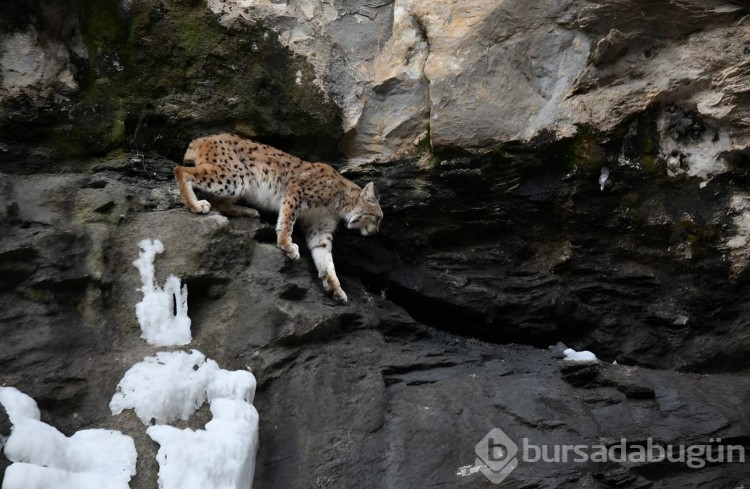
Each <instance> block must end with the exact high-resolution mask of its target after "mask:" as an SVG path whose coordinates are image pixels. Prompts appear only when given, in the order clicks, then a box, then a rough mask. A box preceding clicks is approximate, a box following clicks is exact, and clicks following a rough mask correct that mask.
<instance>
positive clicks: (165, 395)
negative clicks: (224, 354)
mask: <svg viewBox="0 0 750 489" xmlns="http://www.w3.org/2000/svg"><path fill="white" fill-rule="evenodd" d="M254 397H255V377H253V374H251V373H250V372H247V371H241V370H240V371H235V372H230V371H228V370H223V369H221V368H219V365H218V364H217V363H216V362H215V361H214V360H211V359H206V357H205V355H203V354H202V353H201V352H199V351H198V350H192V351H191V352H190V353H187V352H182V351H177V352H159V353H157V354H156V356H155V357H146V358H144V359H143V361H142V362H140V363H137V364H135V365H133V366H132V367H131V368H130V370H128V371H127V372H126V373H125V376H124V377H123V378H122V380H120V383H119V384H118V385H117V392H115V395H114V396H112V400H111V401H110V403H109V408H110V410H111V411H112V414H115V415H116V414H120V413H121V412H122V411H123V410H125V409H135V413H136V415H137V416H138V417H139V418H140V420H141V421H142V422H143V424H145V425H149V424H151V420H152V419H153V420H155V421H156V423H159V424H163V423H169V422H171V421H174V420H176V419H181V420H183V421H186V420H187V419H188V418H189V417H190V416H191V415H192V414H193V413H194V412H195V411H196V410H197V409H198V408H199V407H201V405H203V403H204V402H206V401H207V400H209V401H210V400H212V399H217V398H227V399H234V400H237V401H243V402H245V403H246V404H250V403H252V402H253V398H254Z"/></svg>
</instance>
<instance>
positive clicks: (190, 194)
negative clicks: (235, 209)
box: [174, 166, 211, 214]
mask: <svg viewBox="0 0 750 489" xmlns="http://www.w3.org/2000/svg"><path fill="white" fill-rule="evenodd" d="M174 175H175V178H176V179H177V187H178V188H179V190H180V197H182V201H183V202H184V203H185V205H186V206H187V207H188V209H190V210H191V211H192V212H194V213H196V214H206V213H208V211H210V210H211V204H210V203H209V202H208V201H207V200H198V198H197V197H196V196H195V192H194V191H193V186H197V187H198V188H201V186H200V185H199V181H200V177H202V176H204V175H205V171H204V170H203V169H202V168H198V167H189V166H178V167H177V168H175V169H174Z"/></svg>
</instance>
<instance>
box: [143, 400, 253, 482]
mask: <svg viewBox="0 0 750 489" xmlns="http://www.w3.org/2000/svg"><path fill="white" fill-rule="evenodd" d="M211 414H212V415H213V419H212V420H211V421H209V422H208V423H206V428H205V429H204V430H195V431H193V430H191V429H185V430H181V429H178V428H175V427H173V426H166V425H157V426H151V427H149V428H148V429H147V430H146V433H148V436H150V437H151V438H152V439H153V440H154V441H155V442H157V443H158V444H159V452H158V453H157V455H156V460H157V461H158V462H159V488H160V489H204V488H212V489H247V488H249V487H251V486H252V482H253V472H254V471H255V454H256V452H257V451H258V412H257V411H256V410H255V408H254V407H253V406H252V405H250V404H248V403H247V402H244V401H238V400H233V399H223V398H219V399H213V400H212V401H211Z"/></svg>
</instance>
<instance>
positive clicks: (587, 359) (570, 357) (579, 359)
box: [563, 348, 597, 364]
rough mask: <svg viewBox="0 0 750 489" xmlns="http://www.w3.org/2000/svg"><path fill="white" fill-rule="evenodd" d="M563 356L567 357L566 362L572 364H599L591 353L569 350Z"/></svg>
mask: <svg viewBox="0 0 750 489" xmlns="http://www.w3.org/2000/svg"><path fill="white" fill-rule="evenodd" d="M563 355H565V358H564V359H563V360H565V361H566V362H570V363H578V364H594V363H597V359H596V355H594V354H593V353H591V352H590V351H575V350H574V349H572V348H568V349H567V350H565V351H563Z"/></svg>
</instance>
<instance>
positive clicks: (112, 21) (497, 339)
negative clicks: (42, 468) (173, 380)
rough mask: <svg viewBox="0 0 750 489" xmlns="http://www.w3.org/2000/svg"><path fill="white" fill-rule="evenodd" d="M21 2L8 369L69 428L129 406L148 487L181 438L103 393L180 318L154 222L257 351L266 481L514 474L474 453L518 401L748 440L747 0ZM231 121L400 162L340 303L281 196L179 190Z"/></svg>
mask: <svg viewBox="0 0 750 489" xmlns="http://www.w3.org/2000/svg"><path fill="white" fill-rule="evenodd" d="M4 8H6V7H4ZM7 8H8V10H7V11H8V12H10V13H12V14H13V15H8V16H3V18H2V19H0V31H1V32H2V33H1V34H0V45H2V49H1V50H0V68H1V69H2V71H1V73H2V91H0V128H1V129H0V131H1V132H0V158H2V160H0V161H1V163H0V165H1V166H0V199H1V200H0V202H2V205H0V304H1V306H0V338H2V346H0V383H1V384H3V385H12V386H16V387H18V388H19V389H21V390H23V391H24V392H26V393H27V394H29V395H31V396H32V397H34V398H35V399H36V400H37V401H38V403H39V406H40V408H41V410H42V418H43V420H45V421H46V422H48V423H50V424H52V425H53V426H56V427H58V428H60V429H61V430H62V431H63V432H64V433H65V434H68V435H70V434H71V433H72V432H74V431H76V430H79V429H81V428H83V427H106V428H113V429H118V430H121V431H123V432H125V433H127V434H129V435H131V436H133V437H134V438H135V440H136V446H137V447H138V452H139V458H138V475H137V476H136V477H135V478H134V479H133V480H132V482H131V487H133V488H144V489H145V488H151V487H156V471H157V470H158V467H157V465H156V463H155V460H154V454H155V452H156V449H157V446H156V445H155V444H154V442H152V441H151V439H150V438H148V437H147V436H146V435H145V432H144V429H143V425H142V424H141V423H140V421H139V420H138V419H137V418H136V416H135V415H134V414H133V413H130V412H126V413H125V414H123V415H121V416H118V417H113V416H111V413H110V412H109V409H108V407H107V405H108V402H109V399H110V398H111V396H112V394H113V393H114V390H115V387H116V385H117V382H118V381H119V379H120V378H121V377H122V375H123V373H124V372H125V371H126V370H127V369H128V368H129V367H130V366H131V365H133V364H134V363H135V362H137V361H140V360H141V359H142V358H143V357H144V356H148V355H153V354H154V353H155V352H156V351H157V350H156V349H153V348H150V347H147V346H146V345H145V344H144V343H143V342H142V341H141V340H140V339H139V330H138V324H137V322H136V318H135V315H134V305H135V303H136V302H137V301H138V300H139V297H138V293H137V291H136V288H137V287H138V283H139V277H138V274H137V271H136V270H135V268H134V267H133V266H132V261H133V260H134V259H135V257H136V256H137V252H138V249H137V243H138V241H139V240H140V239H142V238H159V239H160V240H161V241H162V242H163V243H164V245H165V247H166V250H167V251H166V253H165V254H164V255H163V256H161V257H160V258H159V259H158V261H157V266H156V268H157V274H158V275H159V276H158V279H159V281H160V282H163V279H164V277H165V276H166V275H167V274H168V273H174V274H176V275H178V276H180V277H182V279H183V281H184V282H186V283H187V285H188V288H189V312H190V316H191V318H192V320H193V337H194V342H193V344H192V345H191V347H194V348H197V349H198V350H200V351H202V352H203V353H204V354H205V355H206V356H208V357H210V358H213V359H215V360H216V361H218V362H219V364H220V365H221V366H222V367H223V368H225V369H229V370H236V369H250V370H252V372H253V373H254V375H255V376H256V378H257V380H258V389H257V394H256V399H255V405H256V407H257V409H258V411H259V414H260V420H261V421H260V426H261V442H260V450H259V453H258V465H257V468H256V474H255V482H254V487H256V488H257V487H261V488H263V487H268V488H279V487H300V488H303V487H352V486H357V487H404V488H412V487H432V486H443V487H496V486H495V485H493V484H492V483H491V482H490V481H489V480H488V479H487V478H485V477H484V476H483V475H482V474H481V473H480V472H479V469H477V465H476V464H475V459H476V454H475V452H474V447H475V445H476V444H477V443H478V442H479V441H480V440H481V439H482V438H483V437H484V436H485V435H486V434H487V433H488V432H489V431H490V430H491V429H492V428H495V427H496V428H501V429H502V430H503V431H505V432H506V433H507V435H508V436H509V437H510V438H511V439H513V440H515V441H516V442H517V443H519V444H520V443H521V440H522V439H523V438H527V439H528V442H529V443H531V444H535V445H538V446H541V445H552V444H556V443H557V444H568V445H574V444H602V445H605V446H611V445H614V444H616V443H619V441H620V439H621V438H627V439H628V441H629V443H630V444H631V449H633V450H635V449H636V448H637V447H639V446H645V445H646V444H647V442H648V439H649V438H650V439H652V440H653V441H654V442H655V443H659V444H664V445H666V444H671V445H675V446H677V445H684V446H688V445H692V444H701V445H705V444H708V443H709V440H714V441H713V442H711V443H713V444H714V445H718V444H719V443H718V442H716V439H719V438H720V439H721V440H722V442H723V443H724V444H727V445H735V446H740V447H744V449H745V450H748V449H750V423H749V422H748V419H747V416H746V410H747V409H746V408H747V404H748V399H749V397H748V393H749V392H750V381H749V380H748V377H747V373H748V368H749V364H748V353H750V335H749V334H748V324H749V321H750V308H749V307H748V305H747V300H746V298H747V297H748V294H749V293H750V282H749V281H748V265H749V264H750V253H749V252H748V240H749V239H750V193H748V190H747V189H748V187H749V186H750V174H749V173H748V172H749V171H750V161H748V156H747V154H748V153H747V148H748V142H747V138H748V132H747V131H748V125H747V120H748V114H747V109H748V100H747V94H748V75H747V73H746V72H747V61H746V60H747V56H746V54H747V50H748V46H750V38H748V29H747V22H748V21H747V18H746V17H745V16H746V15H747V14H748V13H749V12H748V4H747V3H746V2H731V3H724V2H709V1H703V2H698V1H685V2H670V3H668V4H666V5H661V4H659V5H657V4H653V3H648V2H619V1H617V0H606V1H605V0H602V1H586V2H583V1H570V2H534V3H533V5H530V4H529V3H528V2H514V1H506V2H482V1H473V2H426V1H418V0H405V1H400V0H396V1H395V2H372V1H367V2H365V1H347V2H332V3H323V2H317V1H300V2H289V3H274V2H265V1H254V0H253V1H245V2H238V1H233V0H227V1H223V2H214V1H213V0H209V1H208V2H207V3H204V2H200V1H198V2H176V1H174V2H173V1H164V2H155V1H147V0H136V1H132V2H121V3H112V2H99V1H96V0H84V1H80V2H64V1H63V2H52V3H50V2H42V1H39V2H21V1H11V2H8V3H7ZM215 130H234V131H236V132H239V133H241V134H244V135H246V136H250V137H255V138H258V139H261V140H263V141H264V142H269V143H271V144H274V145H277V146H279V147H281V148H283V149H285V150H288V151H290V152H293V153H295V154H298V155H300V156H302V157H307V158H315V159H319V158H328V160H329V161H330V160H331V159H332V158H334V157H335V156H336V155H341V153H340V152H343V154H344V155H346V156H347V157H348V158H347V159H345V160H340V161H339V162H338V163H335V164H336V166H337V167H338V168H339V169H340V170H341V171H342V172H344V173H345V174H346V175H347V176H349V177H350V178H352V179H353V180H355V181H357V182H358V183H361V184H363V183H365V182H367V181H370V180H372V181H375V184H376V186H377V188H378V189H379V191H380V193H381V195H382V199H381V203H382V205H383V209H384V212H385V220H384V224H383V226H382V230H381V234H380V235H378V236H375V237H370V238H362V237H359V236H354V235H352V234H349V233H347V232H346V231H343V230H342V231H340V232H339V234H338V235H337V237H336V244H335V250H334V257H335V260H336V263H337V267H338V270H339V275H340V276H341V278H342V283H343V286H344V288H345V290H346V291H347V293H348V294H349V298H350V303H349V304H348V305H346V306H341V305H338V304H336V303H335V302H334V301H333V300H332V299H330V298H328V297H327V296H326V295H325V294H324V292H323V290H322V288H321V287H320V285H319V283H318V280H317V278H316V277H315V272H314V267H313V266H312V264H311V261H310V260H309V256H306V255H303V259H302V260H300V261H299V262H294V263H291V262H288V261H287V260H286V259H285V258H284V255H283V253H281V252H280V251H279V250H277V249H276V247H275V245H274V240H275V238H274V232H273V222H274V221H273V219H274V216H273V215H264V216H262V218H261V219H248V218H237V219H230V220H227V219H225V218H223V217H221V216H218V215H214V214H211V215H208V216H194V215H192V214H190V213H189V212H188V211H187V210H186V209H184V207H183V206H182V204H181V203H180V201H179V196H178V195H177V191H176V186H175V184H174V182H173V177H172V168H173V167H174V166H175V165H176V164H177V163H176V162H177V161H179V159H180V158H181V153H182V151H184V147H185V145H186V144H187V141H188V140H189V139H190V138H191V137H193V136H195V135H197V134H203V133H207V132H211V131H215ZM372 160H379V161H374V162H373V161H372ZM605 170H606V171H605ZM269 223H270V224H269ZM560 342H562V343H564V344H565V345H567V346H569V347H574V348H576V349H578V350H582V349H587V350H591V351H593V352H595V353H596V354H597V355H598V357H599V358H600V360H601V361H600V363H598V364H597V365H589V366H575V365H570V364H568V363H565V362H564V361H563V360H562V359H561V358H562V355H561V353H560V350H561V347H560V345H559V343H560ZM550 346H552V348H550ZM613 362H616V363H617V364H613ZM207 417H208V413H207V412H205V409H204V410H203V411H201V412H199V414H198V415H197V416H196V417H195V418H194V419H191V420H190V421H189V422H188V425H189V426H192V427H200V426H202V425H203V424H204V423H205V421H206V419H207ZM9 430H10V426H9V423H8V422H7V417H5V415H4V413H3V411H2V408H0V436H2V435H7V434H8V432H9ZM0 439H1V438H0ZM6 465H7V461H6V460H5V459H4V458H3V457H2V456H1V455H0V468H4V467H5V466H6ZM747 483H750V470H748V468H747V465H746V464H739V463H719V462H716V463H711V464H708V465H707V466H705V467H702V468H691V467H690V466H688V465H687V464H686V463H679V462H676V463H666V462H647V461H642V462H635V463H630V462H622V463H621V462H617V461H612V462H609V463H598V462H591V461H589V462H587V463H576V462H568V463H541V462H539V463H530V462H528V463H527V462H523V461H522V462H521V463H520V464H519V466H518V468H516V469H515V470H514V471H513V472H512V474H510V476H509V478H508V479H507V480H506V482H505V484H506V486H507V487H571V488H572V487H630V488H636V487H662V488H672V487H695V488H699V487H700V488H705V487H709V488H713V487H715V488H726V487H742V486H743V484H747Z"/></svg>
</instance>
